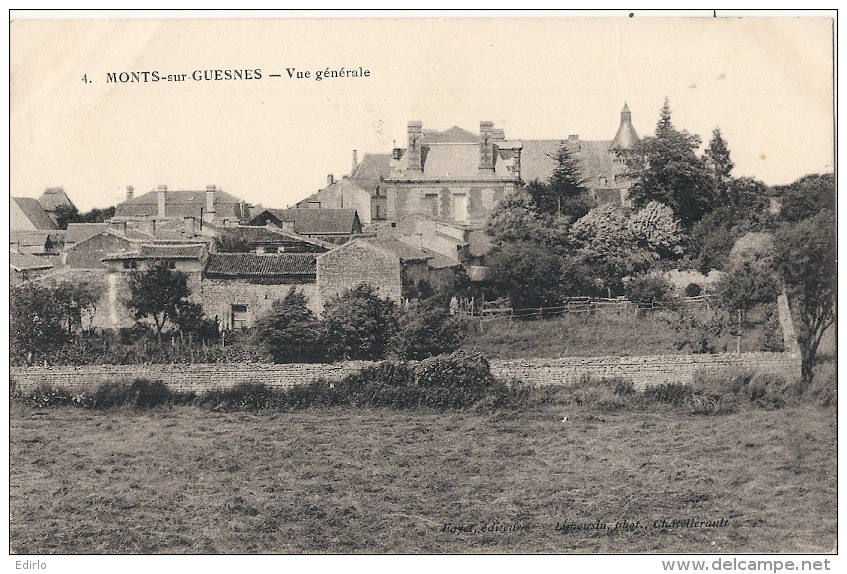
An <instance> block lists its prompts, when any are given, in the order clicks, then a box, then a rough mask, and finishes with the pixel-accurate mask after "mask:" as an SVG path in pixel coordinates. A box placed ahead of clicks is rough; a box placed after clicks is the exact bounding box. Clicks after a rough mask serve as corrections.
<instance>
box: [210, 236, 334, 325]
mask: <svg viewBox="0 0 847 574" xmlns="http://www.w3.org/2000/svg"><path fill="white" fill-rule="evenodd" d="M316 257H317V256H316V255H315V254H313V253H280V254H274V255H256V254H254V253H213V254H211V255H209V258H208V261H207V262H206V266H205V269H204V270H203V280H202V288H201V296H200V298H201V302H202V305H203V310H204V312H205V313H206V315H207V316H209V317H216V318H217V319H218V321H219V326H220V328H221V329H243V328H246V327H251V326H253V324H254V323H255V321H256V319H258V318H259V317H261V316H262V315H263V314H264V313H266V312H267V311H268V310H269V309H270V308H271V306H272V305H273V302H274V301H278V300H282V299H283V298H284V297H285V296H286V295H287V294H288V292H289V291H290V290H291V289H296V290H297V291H300V292H302V293H303V294H304V295H305V296H306V301H307V306H308V307H309V308H310V309H312V310H313V311H315V312H318V310H319V304H318V301H317V286H316V261H315V260H316Z"/></svg>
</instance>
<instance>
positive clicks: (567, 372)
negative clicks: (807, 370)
mask: <svg viewBox="0 0 847 574" xmlns="http://www.w3.org/2000/svg"><path fill="white" fill-rule="evenodd" d="M369 364H372V363H368V362H365V361H348V362H344V363H334V364H290V365H274V364H249V363H245V364H195V365H101V366H85V367H28V368H13V369H11V378H12V380H13V381H14V382H15V383H16V384H17V385H18V388H19V389H21V390H23V391H26V390H27V389H32V388H34V387H36V386H38V385H39V384H41V383H46V384H49V385H51V386H61V387H65V388H67V389H70V390H86V389H92V388H95V387H96V386H97V385H99V384H100V383H103V382H108V381H119V380H123V381H132V380H133V379H136V378H147V379H153V380H161V381H164V382H165V383H166V384H167V385H168V386H170V387H171V388H172V389H174V390H180V391H195V392H198V393H199V392H202V391H204V390H207V389H213V388H227V387H232V386H234V385H237V384H239V383H244V382H258V383H264V384H266V385H269V386H272V387H283V388H285V387H291V386H294V385H298V384H306V383H309V382H312V381H314V380H316V379H321V378H322V379H326V380H330V381H337V380H340V379H341V378H343V377H344V376H346V375H348V374H351V373H355V372H357V371H359V370H360V369H362V368H363V367H364V366H366V365H369ZM718 369H732V370H742V369H750V370H753V371H759V372H765V373H772V374H778V375H782V376H786V377H799V376H800V361H799V358H798V356H797V355H794V354H791V353H742V354H740V355H731V354H721V355H660V356H647V357H567V358H560V359H499V360H492V361H491V370H492V372H493V373H494V375H495V376H496V377H498V378H502V379H507V380H508V379H519V380H522V381H523V382H525V383H527V384H530V385H567V384H572V383H574V382H576V381H578V380H579V379H580V377H582V376H584V375H590V376H592V377H594V378H596V379H602V378H610V377H622V378H626V379H630V380H632V381H633V383H635V387H636V388H638V389H643V388H644V387H645V386H648V385H659V384H662V383H690V382H691V381H692V380H693V376H694V373H695V372H697V371H712V370H718Z"/></svg>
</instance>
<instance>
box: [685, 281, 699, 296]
mask: <svg viewBox="0 0 847 574" xmlns="http://www.w3.org/2000/svg"><path fill="white" fill-rule="evenodd" d="M702 292H703V288H702V287H700V285H698V284H697V283H689V284H688V285H686V286H685V296H686V297H697V296H698V295H700V294H701V293H702Z"/></svg>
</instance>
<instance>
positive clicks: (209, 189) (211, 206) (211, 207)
mask: <svg viewBox="0 0 847 574" xmlns="http://www.w3.org/2000/svg"><path fill="white" fill-rule="evenodd" d="M216 190H217V186H216V185H207V186H206V213H207V214H208V218H209V221H211V220H213V219H214V218H215V191H216Z"/></svg>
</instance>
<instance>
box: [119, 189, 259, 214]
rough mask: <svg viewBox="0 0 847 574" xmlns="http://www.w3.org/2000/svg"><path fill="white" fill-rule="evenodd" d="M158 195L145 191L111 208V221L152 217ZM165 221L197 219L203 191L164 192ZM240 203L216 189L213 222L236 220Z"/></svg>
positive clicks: (203, 205) (204, 204)
mask: <svg viewBox="0 0 847 574" xmlns="http://www.w3.org/2000/svg"><path fill="white" fill-rule="evenodd" d="M158 193H159V192H158V191H157V190H153V191H148V192H147V193H145V194H143V195H139V196H138V197H135V198H133V199H131V200H129V201H124V202H122V203H119V204H118V205H117V206H115V217H119V218H120V217H156V216H157V215H158V211H159V196H158ZM165 197H166V201H165V217H190V216H194V217H197V218H199V217H200V210H201V209H205V208H206V190H205V189H203V190H196V191H193V190H189V191H182V190H168V191H167V192H166V196H165ZM240 203H241V200H240V199H238V198H237V197H235V196H233V195H230V194H229V193H227V192H225V191H221V190H219V189H217V190H215V218H217V219H221V218H226V219H239V218H241V217H242V214H241V205H240Z"/></svg>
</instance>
